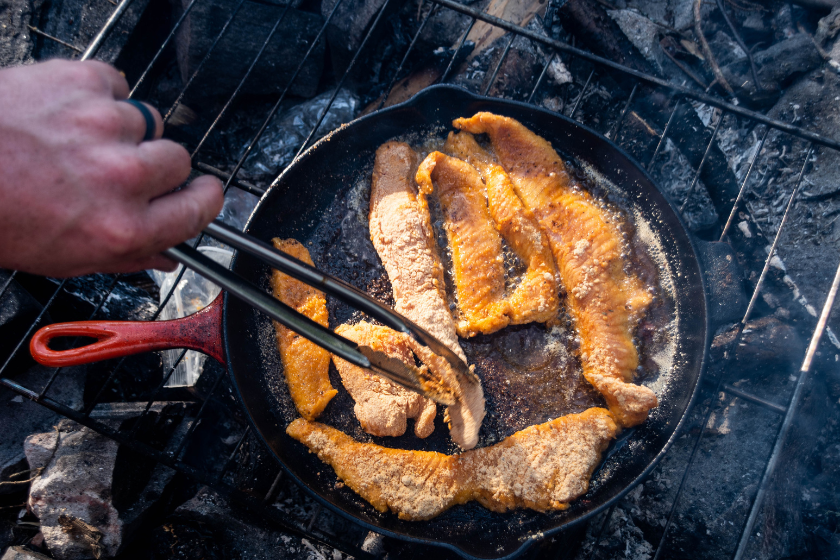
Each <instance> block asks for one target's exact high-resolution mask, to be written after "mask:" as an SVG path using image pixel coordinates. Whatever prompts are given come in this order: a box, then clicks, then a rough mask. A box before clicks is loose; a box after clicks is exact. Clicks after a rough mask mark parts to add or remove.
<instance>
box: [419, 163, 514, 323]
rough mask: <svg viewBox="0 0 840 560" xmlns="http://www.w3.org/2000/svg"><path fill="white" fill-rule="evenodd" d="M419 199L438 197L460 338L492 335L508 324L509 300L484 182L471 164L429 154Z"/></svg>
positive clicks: (422, 169) (423, 165)
mask: <svg viewBox="0 0 840 560" xmlns="http://www.w3.org/2000/svg"><path fill="white" fill-rule="evenodd" d="M417 184H418V186H419V187H420V196H421V197H422V196H425V195H431V194H432V193H436V194H437V197H438V200H440V203H441V207H442V208H443V213H444V228H445V230H446V237H447V239H448V241H449V247H450V249H451V250H452V272H453V275H454V277H455V291H456V295H457V298H458V310H459V312H460V313H459V317H458V320H457V322H456V325H455V326H456V329H457V331H458V334H459V335H460V336H463V337H465V338H466V337H471V336H474V335H476V334H478V333H484V334H490V333H493V332H496V331H497V330H499V329H502V328H504V327H506V326H507V325H508V323H510V318H509V317H508V309H509V305H508V303H507V301H505V299H504V295H505V268H504V257H503V256H502V238H501V236H500V235H499V232H498V231H497V230H496V228H495V226H494V225H493V221H492V219H491V218H490V212H489V211H488V209H487V201H486V199H485V196H484V190H485V189H484V183H483V182H482V180H481V176H480V175H479V174H478V171H476V169H475V168H474V167H472V166H471V165H470V164H468V163H466V162H464V161H461V160H460V159H456V158H453V157H449V156H447V155H445V154H442V153H441V152H432V153H430V154H429V155H428V156H427V157H426V159H425V160H423V163H421V164H420V168H419V169H418V170H417Z"/></svg>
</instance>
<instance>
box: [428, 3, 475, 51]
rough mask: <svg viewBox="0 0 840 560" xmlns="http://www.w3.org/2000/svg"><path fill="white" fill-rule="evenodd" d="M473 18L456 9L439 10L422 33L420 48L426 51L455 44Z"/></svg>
mask: <svg viewBox="0 0 840 560" xmlns="http://www.w3.org/2000/svg"><path fill="white" fill-rule="evenodd" d="M471 20H472V18H470V16H468V15H466V14H462V13H460V12H456V11H454V10H440V9H439V10H438V11H437V12H435V13H434V14H433V15H432V16H431V17H430V18H429V21H428V22H426V27H424V28H423V31H422V32H421V33H420V37H419V41H420V43H419V44H420V46H419V48H420V49H422V50H424V51H430V50H434V49H435V48H437V47H444V48H447V47H451V46H453V45H455V44H456V43H457V42H458V40H459V39H460V38H461V35H463V34H464V31H466V29H467V27H468V26H469V25H470V21H471Z"/></svg>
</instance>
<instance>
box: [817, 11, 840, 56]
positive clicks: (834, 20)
mask: <svg viewBox="0 0 840 560" xmlns="http://www.w3.org/2000/svg"><path fill="white" fill-rule="evenodd" d="M838 32H840V7H837V8H835V9H833V10H831V13H830V14H828V15H827V16H825V17H824V18H821V19H820V21H819V23H817V32H816V33H814V40H815V41H816V42H817V43H819V44H820V45H822V46H823V47H825V46H827V43H828V41H830V40H832V39H834V38H835V37H836V36H837V33H838Z"/></svg>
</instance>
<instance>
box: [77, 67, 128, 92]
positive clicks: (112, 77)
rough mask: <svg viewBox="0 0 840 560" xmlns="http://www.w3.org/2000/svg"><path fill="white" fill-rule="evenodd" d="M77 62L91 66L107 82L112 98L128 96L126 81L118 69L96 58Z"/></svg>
mask: <svg viewBox="0 0 840 560" xmlns="http://www.w3.org/2000/svg"><path fill="white" fill-rule="evenodd" d="M78 64H84V65H86V66H88V67H89V68H92V69H93V70H95V71H96V73H97V74H98V75H99V76H100V77H101V78H102V79H103V80H105V82H106V83H107V84H108V86H109V87H110V89H111V93H112V94H113V96H114V99H125V98H126V97H128V92H129V88H128V82H127V81H126V79H125V76H123V75H122V74H121V73H120V72H119V70H117V69H116V68H114V67H113V66H111V65H110V64H106V63H104V62H100V61H98V60H85V61H82V62H79V63H78Z"/></svg>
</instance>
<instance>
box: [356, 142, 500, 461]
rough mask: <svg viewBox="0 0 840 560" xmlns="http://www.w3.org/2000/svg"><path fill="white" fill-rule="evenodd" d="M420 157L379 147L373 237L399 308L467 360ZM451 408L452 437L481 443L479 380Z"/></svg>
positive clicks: (397, 145) (392, 146)
mask: <svg viewBox="0 0 840 560" xmlns="http://www.w3.org/2000/svg"><path fill="white" fill-rule="evenodd" d="M416 170H417V156H416V154H415V153H414V150H412V149H411V147H410V146H409V145H408V144H406V143H404V142H386V143H385V144H383V145H382V146H380V147H379V149H378V150H376V159H375V162H374V166H373V178H372V181H371V193H370V236H371V240H372V241H373V246H374V247H375V248H376V252H377V253H378V254H379V258H380V259H382V264H383V266H384V267H385V270H386V272H387V273H388V277H389V278H390V280H391V286H392V287H393V290H394V300H395V301H396V306H395V307H396V309H397V311H398V312H399V313H401V314H403V315H405V316H406V317H408V318H409V319H411V320H412V321H414V322H415V323H417V324H418V325H420V326H421V327H423V328H424V329H426V330H428V331H429V332H430V333H431V334H432V335H434V336H435V337H436V338H437V339H438V340H440V341H441V342H443V343H444V344H445V345H447V346H448V347H449V348H450V349H451V350H452V351H453V352H455V353H456V354H457V355H458V356H459V357H461V359H463V360H464V362H466V361H467V358H466V355H465V354H464V351H463V350H462V349H461V345H460V344H458V336H457V334H456V333H455V323H454V321H453V320H452V316H451V315H450V313H449V308H448V306H447V305H446V291H445V285H444V281H443V269H442V267H441V264H440V257H439V256H438V253H437V247H436V245H435V239H434V232H433V231H432V226H431V221H430V218H429V209H428V206H426V204H425V200H424V199H421V198H420V197H418V192H417V187H416V186H415V184H414V174H415V172H416ZM461 389H462V392H461V396H460V397H459V399H458V403H457V404H456V405H454V406H450V407H448V409H447V418H448V420H447V421H448V423H449V430H450V433H451V436H452V439H453V440H454V441H455V442H456V443H457V444H458V445H460V446H461V447H462V448H463V449H471V448H472V447H475V445H476V443H478V430H479V428H480V427H481V421H482V420H483V419H484V392H483V390H482V388H481V385H479V384H477V383H476V384H471V385H469V386H465V387H462V388H461Z"/></svg>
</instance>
